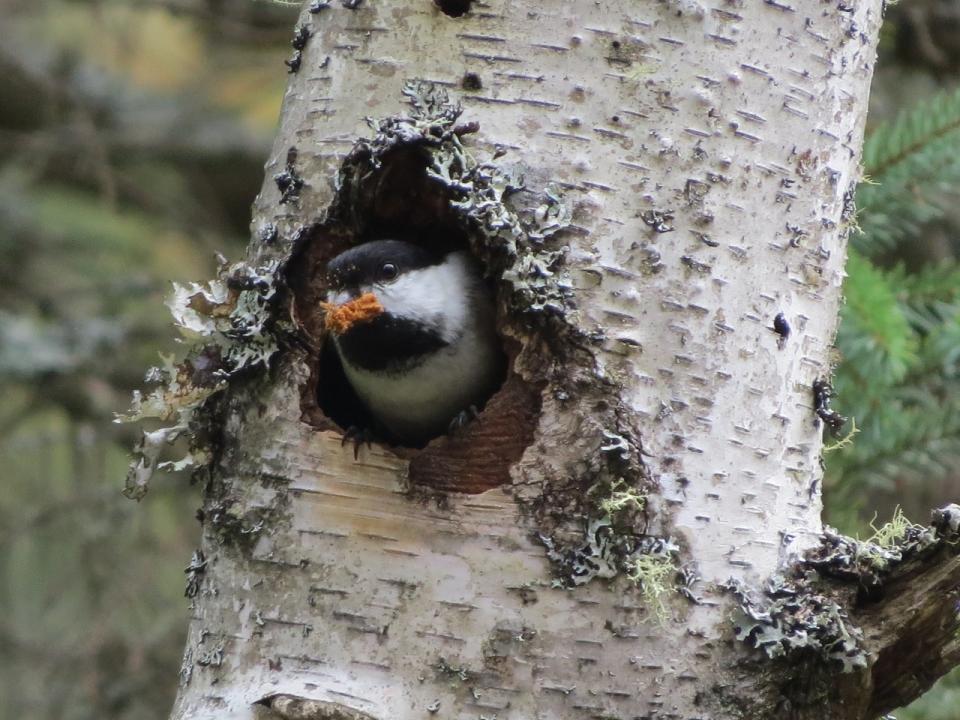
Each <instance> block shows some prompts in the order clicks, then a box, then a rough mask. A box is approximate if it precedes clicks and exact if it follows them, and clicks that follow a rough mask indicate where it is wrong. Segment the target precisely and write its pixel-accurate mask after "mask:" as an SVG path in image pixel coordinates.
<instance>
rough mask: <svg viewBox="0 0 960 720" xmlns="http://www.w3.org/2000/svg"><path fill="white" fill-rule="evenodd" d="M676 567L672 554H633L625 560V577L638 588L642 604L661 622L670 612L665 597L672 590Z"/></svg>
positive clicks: (669, 594)
mask: <svg viewBox="0 0 960 720" xmlns="http://www.w3.org/2000/svg"><path fill="white" fill-rule="evenodd" d="M677 572H678V568H677V565H676V562H675V560H674V558H673V555H672V554H668V553H665V554H661V555H635V556H634V557H632V558H631V559H630V560H629V561H627V570H626V576H627V579H628V580H629V581H630V582H632V583H633V584H634V585H636V586H637V587H638V588H639V589H640V595H641V597H642V598H643V601H644V604H646V606H647V608H648V609H649V610H650V611H651V613H652V614H653V616H654V617H656V618H657V620H658V621H659V622H661V623H664V622H666V621H667V620H668V619H669V617H670V613H669V610H668V609H667V603H666V601H667V598H669V597H670V596H671V595H672V594H673V592H674V586H675V581H676V578H677Z"/></svg>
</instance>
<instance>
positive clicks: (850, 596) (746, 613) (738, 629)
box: [727, 505, 960, 673]
mask: <svg viewBox="0 0 960 720" xmlns="http://www.w3.org/2000/svg"><path fill="white" fill-rule="evenodd" d="M958 539H960V506H958V505H948V506H946V507H944V508H941V509H939V510H935V511H933V513H932V522H931V525H930V526H924V525H917V524H914V523H911V522H909V521H907V520H906V519H905V518H904V517H903V515H902V513H900V512H899V511H898V512H895V513H894V518H893V520H892V521H891V523H888V524H886V525H884V526H882V527H881V528H879V529H878V530H877V531H876V532H875V534H874V535H873V536H872V537H871V538H869V539H867V540H856V539H854V538H850V537H846V536H844V535H840V534H839V533H837V532H836V531H834V530H832V529H830V528H827V529H826V530H825V532H824V533H823V534H822V536H821V538H820V544H819V545H818V546H816V547H814V548H811V549H810V550H808V551H807V552H806V553H805V554H804V555H803V556H802V557H801V558H799V559H798V560H797V561H796V562H795V563H794V564H793V565H792V566H791V567H790V568H789V569H788V570H786V571H785V572H784V573H781V574H778V575H776V576H774V577H773V578H771V579H770V581H769V583H768V585H767V587H766V588H764V589H763V590H762V591H755V590H751V589H750V588H747V587H746V586H745V585H744V584H743V583H742V582H740V581H737V580H730V581H729V582H728V583H727V588H728V589H729V590H730V591H731V592H732V593H733V594H734V596H735V597H736V598H737V600H738V601H739V604H740V615H739V617H738V618H737V619H736V621H735V625H734V632H735V635H736V637H737V639H739V640H742V641H744V642H745V643H746V644H747V645H749V646H750V647H753V648H757V649H761V650H763V651H764V652H765V653H766V654H767V656H768V657H770V658H777V657H787V656H790V655H792V654H794V653H796V652H798V651H801V650H804V649H806V650H812V651H814V652H815V653H816V654H817V655H819V656H820V657H821V658H822V659H823V660H824V661H825V662H833V663H836V664H838V665H839V666H840V669H841V670H842V671H843V672H845V673H847V672H853V671H855V670H857V669H860V668H865V667H867V666H868V665H869V663H870V658H869V657H868V655H867V651H866V649H865V647H864V643H863V641H864V636H863V633H862V632H861V630H860V629H859V628H858V627H857V626H856V625H855V623H854V622H853V620H852V619H851V617H850V611H851V610H852V609H854V608H858V607H861V606H864V605H868V604H870V603H871V602H875V601H876V600H877V599H879V598H880V597H882V593H883V586H884V582H885V580H886V578H887V577H889V576H890V575H891V574H892V573H894V572H895V571H896V570H897V569H898V567H900V566H902V565H903V564H904V563H905V562H907V561H909V560H913V559H915V558H918V557H924V556H925V553H928V552H933V551H935V550H937V549H938V548H940V547H941V546H943V544H944V543H950V544H953V543H956V542H957V541H958Z"/></svg>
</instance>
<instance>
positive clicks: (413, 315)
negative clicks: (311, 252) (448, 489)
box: [323, 239, 506, 446]
mask: <svg viewBox="0 0 960 720" xmlns="http://www.w3.org/2000/svg"><path fill="white" fill-rule="evenodd" d="M326 283H327V296H326V302H325V303H324V304H323V307H324V309H325V311H326V321H325V324H326V327H327V329H328V331H329V334H330V337H331V338H332V342H333V346H334V347H335V348H336V352H337V355H338V356H339V358H340V361H341V364H342V366H343V370H344V374H345V375H346V379H347V381H348V382H349V383H350V385H351V386H352V388H353V390H354V391H355V393H356V395H357V397H358V398H359V400H360V401H361V402H362V403H363V405H364V406H365V407H366V409H367V410H368V411H369V413H370V415H372V417H373V418H374V420H375V421H376V423H378V424H379V425H380V426H382V427H383V428H385V429H386V430H387V432H388V433H389V435H390V436H391V437H392V438H393V439H395V440H397V441H398V442H399V443H400V444H405V445H412V446H422V445H424V444H425V443H426V442H428V441H429V440H431V439H432V438H435V437H438V436H440V435H443V434H445V433H449V432H452V431H455V430H456V428H458V427H460V426H463V425H464V424H466V423H468V422H469V421H470V419H471V418H472V417H473V416H475V415H476V414H477V408H478V407H482V405H483V403H484V402H485V401H486V400H487V399H489V397H490V396H491V395H492V394H493V393H494V392H495V391H496V389H497V388H498V387H499V385H500V384H501V383H502V381H503V377H504V374H505V367H506V358H505V356H504V353H503V350H502V348H501V344H500V341H499V338H498V336H497V331H496V326H495V315H496V313H495V305H494V298H493V293H492V290H491V288H490V287H489V285H488V284H487V282H486V281H485V280H484V277H483V273H482V270H481V266H480V263H479V262H478V261H477V260H476V259H475V258H474V257H473V256H472V255H471V254H470V252H469V251H468V250H466V249H451V248H448V249H446V250H438V249H435V248H428V247H427V246H425V245H422V244H418V243H415V242H410V241H406V240H393V239H382V240H371V241H368V242H364V243H362V244H360V245H357V246H355V247H352V248H350V249H348V250H346V251H344V252H342V253H340V254H339V255H337V256H336V257H334V258H333V259H332V260H330V261H329V262H328V263H327V273H326Z"/></svg>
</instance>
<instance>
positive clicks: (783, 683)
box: [138, 0, 957, 720]
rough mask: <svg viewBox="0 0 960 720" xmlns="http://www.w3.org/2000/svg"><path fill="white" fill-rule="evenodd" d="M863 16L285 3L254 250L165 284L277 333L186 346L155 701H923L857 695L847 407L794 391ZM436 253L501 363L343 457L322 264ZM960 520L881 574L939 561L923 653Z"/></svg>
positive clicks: (592, 706)
mask: <svg viewBox="0 0 960 720" xmlns="http://www.w3.org/2000/svg"><path fill="white" fill-rule="evenodd" d="M880 12H881V0H862V1H861V2H857V3H851V4H850V5H849V6H847V5H845V4H843V3H838V2H819V1H815V0H805V2H794V3H785V2H784V3H781V2H773V0H767V1H766V2H763V3H759V2H749V3H744V2H742V0H727V1H726V2H713V3H707V2H696V1H688V0H669V1H666V0H664V1H660V2H652V1H651V2H637V1H636V0H610V1H609V2H602V3H597V2H594V1H593V0H566V1H565V2H547V3H544V2H532V1H531V0H524V1H521V0H512V1H510V2H508V1H507V0H489V1H488V2H470V1H469V0H460V1H459V2H457V1H454V0H443V1H441V0H438V2H437V4H436V5H435V4H434V3H432V2H429V1H428V0H402V1H401V0H367V1H366V2H359V3H357V2H347V1H346V0H344V2H340V3H334V4H331V5H329V6H327V5H325V4H323V3H320V2H314V3H313V4H312V6H311V7H310V8H308V9H305V10H304V12H303V14H302V16H301V21H300V25H299V27H298V30H297V32H296V35H295V37H294V41H293V44H294V50H293V52H292V55H291V60H290V63H289V65H290V69H291V73H292V74H291V83H290V87H289V91H288V93H287V97H286V101H285V104H284V108H283V113H282V117H281V125H280V129H279V132H278V136H277V141H276V144H275V146H274V152H273V155H272V160H271V161H270V163H269V164H268V166H267V180H266V182H265V185H264V188H263V191H262V192H261V194H260V196H259V198H258V200H257V202H256V204H255V206H254V224H253V227H254V240H253V242H252V244H251V252H250V257H249V258H248V261H247V263H245V264H243V266H242V268H244V269H238V268H241V266H236V267H234V268H232V269H227V270H225V278H226V279H224V280H223V282H222V284H221V286H218V287H219V290H221V291H222V292H220V294H219V295H218V294H217V292H214V291H213V290H211V291H201V290H200V289H198V288H196V287H194V288H192V289H191V290H190V291H188V292H187V293H184V294H183V296H182V297H181V300H182V302H181V305H180V320H181V323H184V324H189V323H188V321H189V320H190V319H191V318H192V319H193V320H196V319H197V318H198V317H200V316H203V317H205V318H213V320H211V322H215V321H216V318H218V317H219V316H218V314H217V312H216V310H215V307H227V308H228V309H229V310H230V312H231V313H232V315H233V316H236V315H237V314H238V313H239V312H240V311H241V306H242V307H243V308H246V309H244V310H243V312H247V311H248V310H249V308H247V307H246V305H244V303H245V301H244V298H245V297H246V295H247V294H249V293H255V292H259V291H258V290H256V288H258V287H259V288H262V287H264V286H266V285H269V286H270V287H271V290H270V291H269V292H266V293H261V295H260V296H258V297H260V298H261V299H262V300H263V303H262V304H261V305H260V306H258V307H259V310H258V312H259V311H261V310H262V311H264V312H267V311H269V313H271V314H272V315H271V317H272V321H273V322H275V326H273V328H272V329H271V330H269V332H268V331H267V330H264V336H267V335H269V336H270V337H271V338H273V339H275V340H277V341H278V343H279V344H278V345H277V347H276V348H274V347H273V346H272V345H270V347H268V348H266V349H264V347H263V346H262V345H260V346H257V347H256V348H254V349H250V346H249V343H248V341H249V337H247V339H246V340H243V341H239V340H237V339H236V338H235V337H233V339H231V340H230V343H232V344H231V345H230V350H229V352H228V353H225V354H224V356H225V357H226V356H229V357H230V358H231V361H230V362H231V363H232V364H228V366H227V368H226V370H225V371H224V373H222V374H221V376H219V377H220V378H221V379H216V380H211V379H210V377H206V376H205V377H206V383H205V384H204V382H200V381H198V380H197V374H198V372H199V371H200V370H202V369H203V368H204V367H206V366H204V365H203V363H199V362H198V358H206V360H207V361H210V359H211V357H212V356H213V355H214V354H216V353H211V352H209V346H208V347H207V348H206V349H205V350H204V351H203V352H202V353H200V354H197V355H194V357H193V360H191V361H190V365H189V369H190V371H191V372H192V378H193V380H192V382H194V383H195V384H199V385H203V386H205V387H206V389H207V390H206V391H204V392H203V393H202V395H203V397H205V398H206V397H208V396H209V399H207V400H206V403H205V404H204V405H203V408H202V412H198V413H196V414H195V416H193V417H192V418H191V419H190V429H191V431H192V434H193V436H194V442H195V444H197V445H199V444H201V440H202V439H204V438H205V439H206V442H207V443H208V445H209V447H210V448H211V450H210V452H211V453H212V460H211V463H210V465H209V468H208V477H207V487H206V491H205V500H204V509H203V521H204V528H205V532H204V540H203V547H202V550H201V552H199V553H198V554H197V556H196V557H195V558H194V562H193V563H191V567H190V568H189V569H188V570H189V584H188V595H190V596H192V597H193V608H194V617H193V620H192V622H191V626H190V635H189V639H188V643H187V649H186V652H185V657H184V663H183V668H182V673H181V678H182V683H181V688H180V693H179V696H178V699H177V702H176V706H175V708H174V711H173V715H172V717H173V718H177V719H181V718H191V719H194V718H218V719H221V718H225V717H229V718H249V717H254V716H256V715H258V714H259V715H262V716H264V717H285V718H327V719H330V720H337V719H341V720H347V719H351V718H353V719H359V720H371V719H375V720H406V719H413V718H425V717H431V716H436V717H443V718H494V717H496V718H497V719H498V720H507V719H516V720H531V719H533V718H549V719H551V720H562V719H567V718H569V719H574V718H576V719H584V718H622V719H624V720H626V719H627V718H691V719H692V718H747V717H749V718H773V717H778V718H781V717H797V718H801V717H825V716H829V717H832V718H866V717H870V716H871V714H873V713H876V712H879V711H881V710H885V709H887V708H888V707H891V706H892V705H891V703H894V704H896V703H897V702H900V701H904V700H906V699H909V697H908V696H910V694H911V693H912V694H916V693H917V692H919V689H922V688H921V687H920V686H923V685H927V684H929V682H927V680H929V681H932V678H925V679H924V680H923V681H920V682H917V683H914V684H913V685H912V686H911V687H910V688H909V689H907V690H903V691H898V692H893V693H888V696H884V697H883V700H882V701H880V700H877V699H876V697H877V693H876V691H875V686H876V684H877V682H878V681H877V678H876V677H875V676H873V675H871V673H872V672H873V671H874V670H875V668H876V667H877V659H878V657H880V655H881V648H882V647H886V645H884V643H885V642H887V641H888V640H889V638H887V637H886V636H884V638H883V640H881V639H880V638H879V636H875V635H873V634H871V632H870V629H869V628H867V631H866V632H863V631H862V630H863V628H858V627H857V622H858V618H859V617H860V616H858V615H857V614H856V613H857V608H858V607H859V605H857V603H858V602H860V601H861V599H858V597H854V595H856V593H855V590H856V588H857V587H858V586H862V585H863V582H862V580H863V569H862V568H860V571H858V573H859V574H857V575H856V579H855V580H853V581H851V580H850V578H849V577H845V578H844V577H841V576H842V573H840V572H831V568H833V569H836V567H837V565H836V562H834V561H835V560H836V553H834V554H832V555H831V554H830V552H828V547H829V548H833V549H836V548H841V549H845V550H850V546H847V545H844V544H843V543H844V542H846V541H844V540H843V539H837V538H835V537H832V536H826V538H825V536H822V535H821V533H822V528H821V522H820V509H821V503H820V480H821V468H820V462H819V456H820V452H821V449H822V441H821V432H822V429H821V422H820V421H819V420H818V417H817V415H818V413H817V412H816V411H819V415H820V417H822V418H824V419H825V420H827V421H830V422H832V421H833V420H834V419H835V418H834V417H833V416H832V415H831V414H830V412H829V409H828V407H826V406H824V403H823V400H824V398H823V394H822V393H821V397H820V398H819V402H818V403H817V404H818V405H819V407H817V408H815V407H814V405H815V394H814V392H813V389H812V388H813V386H814V384H815V382H817V381H820V380H826V379H827V378H828V377H829V375H830V370H831V355H830V353H831V343H832V339H833V336H834V332H835V329H836V324H837V311H838V306H839V302H840V291H841V281H842V278H843V262H844V257H845V243H846V235H847V234H848V232H849V227H850V223H851V221H852V217H851V212H852V194H853V188H854V186H855V183H856V181H857V176H858V153H859V149H860V144H861V139H862V133H863V126H864V114H865V110H866V100H867V94H868V91H869V84H870V78H871V74H872V70H873V63H874V59H875V45H876V40H877V35H878V29H879V24H880ZM457 104H460V105H462V114H460V113H458V109H457V107H456V106H457ZM366 117H372V118H373V119H374V120H375V121H377V122H375V123H374V124H373V126H372V129H371V128H370V127H368V125H367V123H366V122H365V118H366ZM521 176H522V177H523V180H521V179H520V177H521ZM427 234H430V235H433V236H436V235H439V236H440V237H441V238H442V239H443V241H445V242H450V243H465V244H468V245H469V246H470V247H471V248H472V250H473V251H474V252H475V253H476V254H477V256H478V257H480V259H481V260H482V261H483V262H484V263H485V265H486V267H487V268H488V270H489V271H490V273H491V276H492V277H493V279H494V281H495V282H496V284H497V294H498V303H499V328H500V331H501V334H502V337H503V340H504V346H505V348H506V350H507V352H508V354H509V356H510V358H511V370H510V375H509V377H508V379H507V381H506V383H505V384H504V387H503V388H502V389H501V390H500V391H499V392H498V393H497V395H495V396H494V397H493V398H492V399H491V400H490V402H489V403H488V404H487V407H486V409H485V410H484V412H483V413H482V414H481V416H480V417H479V418H478V419H477V420H476V421H475V422H474V423H473V424H472V425H470V426H469V427H468V428H467V430H466V431H465V433H464V434H463V435H462V436H458V437H453V438H438V439H436V440H434V441H432V442H431V443H430V444H429V445H428V446H427V447H426V448H424V449H416V448H389V447H385V446H382V445H376V444H375V445H373V446H372V447H370V448H367V447H363V448H361V449H360V454H359V459H358V460H354V456H353V452H352V448H350V447H342V443H341V436H342V432H341V430H340V429H339V428H338V427H337V426H336V422H339V423H340V425H341V426H344V425H346V424H348V421H349V418H350V401H349V399H344V398H343V397H341V395H340V394H339V393H338V391H337V388H338V387H340V383H341V382H342V378H340V377H339V376H338V375H337V374H336V368H335V367H334V366H333V365H332V364H331V362H330V361H329V355H328V354H324V353H323V352H322V338H321V336H322V316H321V314H320V311H319V308H318V302H319V300H320V299H321V298H322V293H323V281H322V268H323V265H324V263H325V262H326V260H328V259H329V258H330V257H332V256H333V255H334V254H336V253H337V252H339V251H340V250H342V249H343V248H345V247H347V246H348V245H350V244H351V243H353V242H356V241H357V238H358V237H360V236H369V237H372V236H380V237H383V236H403V237H414V238H417V237H419V236H424V235H427ZM241 276H242V277H241ZM238 278H239V279H238ZM251 278H252V279H251ZM264 278H267V279H266V280H264ZM258 282H259V285H258ZM251 288H253V289H251ZM287 288H289V290H288V289H287ZM274 290H275V291H276V294H274ZM225 298H226V299H225ZM185 308H189V309H185ZM264 308H267V310H264ZM191 312H192V313H194V314H191ZM254 314H255V313H254ZM288 316H290V317H292V319H288ZM247 317H249V313H248V315H247ZM201 324H202V323H201ZM291 326H293V327H295V331H291V330H290V328H291ZM198 327H199V326H198ZM258 327H259V326H258ZM294 332H295V333H296V334H297V337H298V340H297V341H292V340H291V339H290V338H291V336H292V334H294ZM271 333H272V334H271ZM248 335H249V334H248ZM244 343H248V344H244ZM267 344H268V345H269V343H267ZM238 348H239V350H238ZM243 348H246V351H244V350H243ZM247 351H249V352H247ZM204 353H205V354H204ZM241 355H242V356H243V359H241V360H238V359H237V358H238V357H239V356H241ZM267 356H270V357H271V360H270V363H271V370H270V372H269V373H260V374H259V375H258V374H257V373H255V372H249V371H247V369H244V366H245V365H249V366H256V364H257V363H256V362H255V361H256V360H261V359H263V358H265V357H267ZM251 358H253V360H251ZM217 359H218V361H219V360H220V357H219V355H217ZM241 369H244V372H240V370H241ZM226 375H229V376H230V377H229V382H225V381H223V380H222V377H225V376H226ZM195 398H196V396H194V399H195ZM201 426H202V427H201ZM185 428H186V425H185V424H184V423H181V425H180V426H178V427H177V428H175V429H174V430H173V431H172V432H171V433H168V434H166V435H164V436H163V437H157V438H151V437H147V438H145V442H144V446H143V447H142V448H141V449H142V450H143V451H144V453H145V458H146V459H145V460H143V461H142V462H141V464H140V465H139V466H138V468H139V469H140V470H143V468H144V467H145V466H148V465H149V466H152V462H153V459H154V458H155V453H154V454H151V448H152V447H154V446H155V445H157V443H159V441H160V440H166V439H170V437H173V436H175V435H176V434H179V433H180V432H182V431H185ZM641 447H642V449H641ZM953 519H954V516H953V515H952V514H950V513H949V512H948V513H945V514H944V515H943V516H942V517H941V518H940V525H939V527H941V528H942V530H927V531H925V532H926V534H925V535H923V536H922V537H921V536H920V535H919V534H917V536H916V537H915V536H911V537H910V541H911V542H912V543H913V544H912V545H910V546H909V548H906V549H903V550H902V552H901V553H900V555H901V556H902V557H901V558H898V559H897V560H896V562H894V561H893V560H891V561H890V563H889V564H888V568H887V570H884V571H883V572H880V571H877V574H878V575H882V576H883V577H884V578H887V577H888V575H887V574H885V573H888V572H894V568H900V567H901V564H900V560H902V559H904V558H913V559H914V561H915V562H928V561H929V562H930V563H939V565H938V566H937V567H938V568H939V570H938V572H940V573H941V575H942V577H940V576H938V577H940V581H939V582H941V585H938V586H937V587H939V588H940V590H939V591H938V592H939V595H938V602H940V601H941V600H942V601H943V602H942V603H941V604H938V605H937V608H939V610H940V614H934V615H935V616H934V615H930V616H929V617H930V618H932V619H930V622H931V623H932V625H931V627H932V626H934V625H935V626H936V627H937V628H938V633H939V635H938V637H940V636H942V637H941V640H942V642H941V643H940V648H941V650H942V652H941V653H940V654H939V655H938V657H939V658H940V666H946V667H949V665H950V664H951V662H955V658H954V655H955V654H956V652H957V648H956V647H953V646H952V645H950V640H949V637H950V630H949V627H950V622H953V621H955V618H953V616H950V617H948V615H949V613H948V612H947V611H946V610H944V609H943V608H946V607H947V606H948V605H947V602H946V599H945V598H946V597H947V596H948V595H949V592H955V590H951V589H950V588H954V587H955V585H949V581H951V579H952V578H955V577H956V573H957V569H956V564H955V562H954V560H955V558H954V556H953V555H952V554H951V553H950V552H949V551H947V550H945V549H944V543H943V541H942V537H943V536H944V535H949V533H950V532H954V531H955V529H956V528H955V527H954V528H952V529H951V528H950V527H948V526H950V523H951V522H952V521H953ZM943 528H946V529H943ZM918 533H919V531H918ZM938 533H939V534H938ZM830 542H832V543H833V545H830V544H829V543H830ZM805 552H806V553H807V554H806V555H805V556H804V559H802V560H800V561H799V562H800V564H799V565H797V564H794V565H790V563H791V562H795V561H797V558H798V557H800V555H801V554H802V553H805ZM841 554H842V553H841ZM852 554H854V555H856V554H857V553H856V548H854V551H853V553H852ZM849 556H850V553H847V555H844V556H843V557H844V558H847V559H849ZM831 563H833V564H831ZM950 563H954V564H953V565H950ZM812 567H815V568H816V569H818V571H819V579H818V580H816V581H815V580H813V579H811V577H812V575H813V573H812V571H811V570H810V568H812ZM796 568H800V570H797V569H796ZM944 568H946V570H944ZM851 572H852V571H851ZM771 580H772V581H773V583H774V585H775V586H776V588H774V590H773V591H769V590H770V588H769V586H768V582H769V581H771ZM815 583H819V584H815ZM830 583H833V584H832V585H831V584H830ZM844 583H846V585H844ZM942 583H947V585H943V584H942ZM850 588H853V590H850ZM945 588H946V589H945ZM785 597H789V598H790V599H791V600H790V602H785V601H784V598H785ZM870 602H874V605H873V606H872V607H873V611H876V614H877V617H879V615H880V614H881V613H880V612H879V610H877V608H880V607H883V605H882V603H881V604H880V605H877V604H876V602H879V601H877V600H876V598H871V600H870ZM941 605H942V607H941ZM788 606H789V607H788ZM808 611H809V612H808ZM804 613H807V615H806V616H805V615H804ZM801 616H804V617H807V620H805V621H804V622H807V624H806V625H803V626H802V627H801V625H800V624H799V621H798V620H797V618H798V617H801ZM810 616H812V619H810ZM824 618H826V619H824ZM951 618H953V619H951ZM821 619H824V620H823V622H820V620H821ZM877 622H880V620H877ZM892 624H895V623H890V622H889V621H888V622H887V623H886V627H887V628H888V629H887V630H886V631H885V632H894V631H892V630H890V629H889V626H890V625H892ZM881 634H882V633H881ZM738 637H739V638H741V639H745V640H746V641H747V642H740V641H739V640H738V639H737V638H738ZM751 645H752V646H753V647H751ZM755 648H760V649H755ZM944 648H946V649H944ZM763 650H765V651H766V654H764V653H763V652H762V651H763ZM766 655H770V656H778V655H784V656H785V657H786V659H785V660H770V659H768V658H767V657H766ZM914 661H918V659H917V658H914ZM893 664H894V665H896V663H893ZM940 666H938V667H937V669H936V671H935V672H934V671H931V675H933V676H935V674H937V673H940V672H943V671H944V670H945V669H946V667H940ZM891 669H892V668H887V670H886V672H890V671H891ZM899 670H900V671H902V668H899ZM908 684H909V683H904V685H908ZM918 688H919V689H918Z"/></svg>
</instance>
